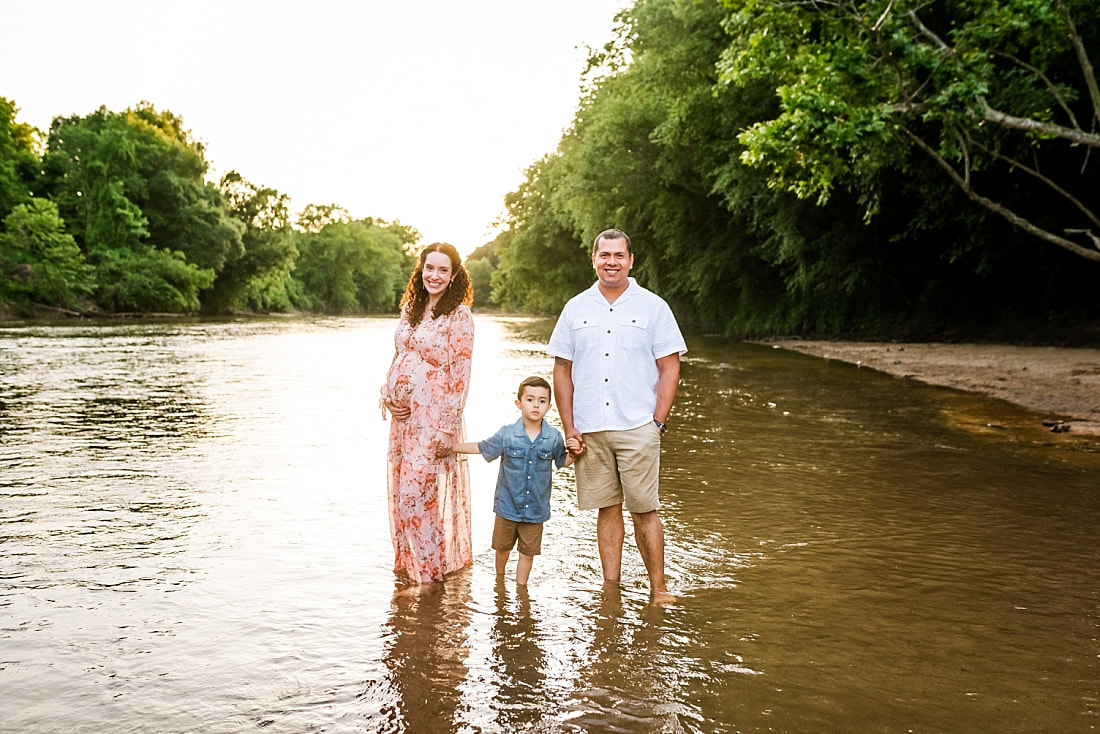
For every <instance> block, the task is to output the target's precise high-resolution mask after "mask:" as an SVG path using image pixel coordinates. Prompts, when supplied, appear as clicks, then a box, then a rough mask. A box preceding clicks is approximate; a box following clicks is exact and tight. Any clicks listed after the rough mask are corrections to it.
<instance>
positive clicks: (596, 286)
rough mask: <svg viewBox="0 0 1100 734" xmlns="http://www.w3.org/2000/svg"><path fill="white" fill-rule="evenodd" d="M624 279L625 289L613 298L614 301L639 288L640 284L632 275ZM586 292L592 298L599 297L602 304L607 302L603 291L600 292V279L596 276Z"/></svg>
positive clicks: (617, 301) (618, 300)
mask: <svg viewBox="0 0 1100 734" xmlns="http://www.w3.org/2000/svg"><path fill="white" fill-rule="evenodd" d="M626 280H627V284H626V290H625V291H623V292H622V295H620V296H619V297H618V298H616V299H615V303H619V302H620V301H622V300H623V299H624V298H626V297H628V296H631V295H633V294H634V293H635V292H636V291H637V290H638V289H639V288H641V286H640V285H638V281H636V280H635V279H634V276H633V275H630V276H627V278H626ZM587 292H588V294H589V295H590V296H591V297H592V298H598V299H600V302H601V303H603V304H606V303H607V299H606V298H604V296H603V293H602V292H600V280H599V278H597V279H596V282H595V283H593V284H592V285H591V286H590V287H589V288H588V291H587Z"/></svg>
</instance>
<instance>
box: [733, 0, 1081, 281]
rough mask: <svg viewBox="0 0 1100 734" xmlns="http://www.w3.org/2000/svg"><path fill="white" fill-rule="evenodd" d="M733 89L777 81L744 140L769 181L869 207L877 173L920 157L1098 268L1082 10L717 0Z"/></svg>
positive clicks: (1033, 4) (1015, 1)
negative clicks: (769, 111)
mask: <svg viewBox="0 0 1100 734" xmlns="http://www.w3.org/2000/svg"><path fill="white" fill-rule="evenodd" d="M728 2H729V5H730V6H731V7H733V8H734V9H735V10H736V12H735V13H734V14H733V15H732V16H731V18H730V20H729V23H728V29H729V31H730V38H731V43H730V47H729V49H728V50H727V52H726V54H725V56H724V59H723V62H722V65H721V68H722V72H723V78H724V79H725V80H726V81H727V82H728V83H730V84H745V83H748V82H751V81H754V80H758V79H767V80H769V81H772V82H775V83H776V86H777V92H778V96H779V102H780V110H779V113H778V114H777V115H775V116H774V117H772V118H771V119H767V120H761V121H759V122H758V123H756V124H755V125H753V126H751V127H749V128H748V129H747V130H746V131H745V132H743V133H742V135H741V140H742V142H744V144H745V145H746V147H747V150H746V151H745V153H744V154H743V160H744V161H745V162H747V163H749V164H751V165H755V166H761V167H763V168H765V169H766V170H767V171H768V172H769V173H770V179H771V183H772V184H773V185H776V186H780V187H783V188H786V189H789V190H791V191H793V192H795V193H797V194H798V195H799V196H803V197H818V199H819V200H821V201H825V200H827V199H828V197H829V196H830V195H831V194H832V192H833V191H834V190H835V189H836V188H837V187H838V186H849V187H852V188H853V189H855V190H858V191H859V192H860V194H861V197H862V200H863V203H864V205H865V206H866V209H867V212H868V215H869V216H870V215H874V214H875V213H876V212H877V211H878V206H879V202H880V198H879V191H880V190H879V187H878V181H879V176H880V174H882V173H883V171H884V170H885V169H900V170H905V169H906V168H907V167H909V166H910V165H912V153H913V152H916V153H918V154H919V155H926V156H928V157H929V159H930V160H931V161H932V162H934V164H935V165H936V166H938V167H939V168H940V169H941V170H942V171H943V172H944V174H945V175H946V176H947V177H948V179H949V180H950V181H951V182H952V183H953V184H954V185H956V186H957V187H958V189H959V191H960V192H961V193H962V194H964V195H965V196H967V197H968V198H969V199H970V200H972V201H974V202H976V203H977V204H979V205H980V206H982V207H984V208H985V209H986V210H987V211H989V212H991V213H993V214H995V215H997V216H999V217H1002V218H1003V219H1004V220H1006V221H1007V222H1009V223H1011V224H1012V225H1013V226H1015V227H1018V228H1020V229H1021V230H1023V231H1024V232H1026V233H1028V234H1029V235H1031V236H1033V237H1035V238H1038V239H1039V240H1041V241H1043V242H1046V243H1050V244H1053V245H1055V246H1057V247H1060V248H1063V249H1065V250H1066V251H1068V252H1071V253H1074V254H1075V255H1078V256H1080V257H1084V258H1086V259H1089V260H1093V261H1098V262H1100V200H1098V198H1097V193H1096V192H1097V191H1100V174H1098V173H1097V168H1096V166H1095V165H1090V164H1089V151H1090V150H1094V149H1096V148H1100V134H1098V133H1097V132H1096V130H1097V124H1098V123H1100V90H1098V87H1097V80H1096V76H1095V74H1094V71H1093V67H1092V64H1091V61H1090V59H1089V55H1088V53H1087V50H1088V49H1095V48H1097V47H1098V45H1100V35H1098V33H1100V6H1097V5H1096V4H1095V3H1091V2H1087V1H1085V0H1053V2H1045V1H1039V0H998V1H997V2H988V1H986V0H981V1H977V0H954V1H945V2H936V3H927V2H923V1H921V2H916V1H910V0H873V1H872V2H859V3H857V2H852V1H848V0H843V1H841V2H830V3H819V2H785V1H781V0H728Z"/></svg>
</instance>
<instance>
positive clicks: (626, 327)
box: [619, 316, 649, 349]
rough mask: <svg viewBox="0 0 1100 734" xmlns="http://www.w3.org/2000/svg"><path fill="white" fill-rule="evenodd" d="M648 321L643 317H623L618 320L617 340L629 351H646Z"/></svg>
mask: <svg viewBox="0 0 1100 734" xmlns="http://www.w3.org/2000/svg"><path fill="white" fill-rule="evenodd" d="M648 327H649V319H647V318H645V317H644V316H623V317H622V318H621V319H619V338H620V339H621V340H622V344H623V346H625V347H627V348H629V349H648V347H649V332H648V331H647V328H648Z"/></svg>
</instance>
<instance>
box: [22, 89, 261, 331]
mask: <svg viewBox="0 0 1100 734" xmlns="http://www.w3.org/2000/svg"><path fill="white" fill-rule="evenodd" d="M42 168H43V174H42V177H41V180H40V183H39V186H40V188H41V190H42V193H44V194H45V195H47V196H49V197H50V198H51V200H53V201H54V202H55V203H57V205H58V208H59V211H60V212H61V214H62V216H63V218H64V219H65V222H66V225H67V226H68V228H69V231H70V233H71V234H72V235H73V237H74V239H75V240H76V242H77V244H78V245H79V246H80V247H81V249H82V251H83V252H84V253H85V255H86V257H87V259H88V261H89V262H90V263H91V264H92V265H94V266H95V267H96V279H97V283H98V284H99V288H98V290H97V298H98V299H99V303H100V305H102V306H103V307H105V308H110V309H127V310H129V309H137V310H150V311H181V310H183V311H189V310H193V309H194V308H195V306H196V304H197V301H196V295H195V294H197V293H198V292H199V291H201V290H202V289H204V288H207V287H209V286H210V283H211V280H212V274H213V273H214V271H215V270H217V269H220V268H221V267H223V266H224V263H225V261H226V259H227V258H228V257H230V256H231V255H233V254H239V252H240V250H241V242H240V233H241V231H242V230H243V226H242V225H240V224H239V223H237V222H235V221H234V220H232V219H231V218H230V217H229V216H228V214H227V212H226V210H225V206H224V204H223V202H222V200H221V198H220V193H219V192H218V191H217V190H216V189H214V188H213V187H211V186H210V185H209V184H208V183H206V182H205V181H204V180H203V175H204V174H205V171H206V163H205V159H204V158H203V154H202V148H201V146H199V145H197V144H195V143H193V142H192V141H191V140H190V139H189V135H188V134H187V133H186V132H185V131H184V130H183V128H182V121H181V120H180V119H179V118H178V117H176V116H174V115H172V114H171V113H168V112H164V113H159V112H157V111H156V110H155V109H153V107H152V106H151V105H148V104H142V105H140V106H138V107H137V108H135V109H131V110H127V111H126V112H123V113H113V112H110V111H108V110H107V109H106V108H103V107H101V108H100V109H99V110H97V111H96V112H94V113H92V114H90V115H87V116H84V117H79V116H74V117H69V118H56V119H55V120H54V121H53V124H52V125H51V127H50V135H49V140H48V147H47V152H46V155H45V157H44V159H43V166H42ZM131 270H132V272H131Z"/></svg>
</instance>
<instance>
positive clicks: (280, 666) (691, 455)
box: [0, 316, 1100, 734]
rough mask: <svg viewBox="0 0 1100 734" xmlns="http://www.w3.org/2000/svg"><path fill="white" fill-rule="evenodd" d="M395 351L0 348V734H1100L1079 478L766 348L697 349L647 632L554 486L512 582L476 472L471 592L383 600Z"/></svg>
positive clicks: (590, 531) (205, 338) (482, 417)
mask: <svg viewBox="0 0 1100 734" xmlns="http://www.w3.org/2000/svg"><path fill="white" fill-rule="evenodd" d="M394 325H395V323H394V321H392V320H386V319H326V320H315V321H281V320H253V321H240V322H231V323H172V324H123V325H119V324H113V325H107V326H56V327H30V328H6V329H0V691H2V695H0V731H3V732H94V733H97V734H99V733H102V732H129V731H133V732H158V734H159V733H165V732H248V731H263V732H287V733H293V734H297V733H299V732H313V731H316V732H320V731H325V732H379V731H381V732H451V731H454V732H513V731H519V730H530V731H538V732H580V731H592V732H681V731H683V732H827V731H836V732H849V731H850V732H909V731H913V732H937V731H939V732H992V731H998V732H999V731H1020V732H1029V731H1034V732H1076V731H1082V732H1084V731H1093V730H1095V729H1096V728H1097V726H1098V725H1100V551H1098V549H1097V542H1096V541H1097V528H1098V527H1100V456H1098V455H1096V454H1090V453H1087V452H1083V451H1072V450H1066V449H1063V448H1060V447H1058V446H1052V445H1046V444H1045V441H1044V439H1042V438H1036V437H1035V436H1041V434H1038V433H1036V434H1035V436H1032V434H1030V433H1028V432H1027V431H1026V430H1023V429H1019V430H1017V429H1009V430H1003V429H992V428H989V427H988V424H989V423H994V424H1000V425H1008V426H1018V425H1025V424H1034V423H1035V421H1036V419H1035V418H1034V417H1033V416H1027V415H1026V414H1023V413H1021V412H1019V411H1016V410H1015V409H1013V408H1011V407H1010V406H1007V405H1005V404H1002V403H999V402H996V401H989V400H985V399H982V398H979V397H975V396H970V395H965V394H961V393H957V392H953V391H949V390H944V389H938V388H931V387H927V386H923V385H920V384H916V383H912V382H907V381H902V380H896V379H893V378H889V377H887V376H884V375H881V374H878V373H875V372H871V371H868V370H859V369H856V368H855V367H851V366H849V365H843V364H837V363H830V362H825V361H821V360H816V359H812V358H809V357H804V356H801V355H797V354H793V353H789V352H782V351H779V350H774V349H769V348H765V347H759V346H755V345H733V346H730V345H724V344H722V343H721V342H719V341H716V340H710V339H706V338H703V337H695V338H690V339H689V346H690V347H691V352H690V353H689V355H688V356H689V357H690V359H689V360H688V361H687V362H686V363H685V365H684V369H683V385H682V387H681V391H680V397H679V400H678V402H677V406H676V409H675V411H674V418H673V420H672V427H671V430H670V432H669V434H668V436H667V437H666V439H665V455H664V464H665V465H664V469H663V482H662V496H663V499H664V501H665V507H664V510H663V516H664V518H665V523H666V528H667V536H668V552H667V555H668V568H669V575H670V586H671V587H672V589H673V590H674V591H676V592H677V593H679V594H680V595H681V597H682V598H681V599H680V601H679V603H677V604H676V605H674V606H672V607H668V608H665V609H656V608H652V607H650V606H648V605H647V589H646V583H645V573H644V569H643V568H642V566H641V562H640V560H639V558H638V554H637V551H636V550H635V549H633V546H632V545H629V547H628V549H627V552H626V553H625V557H624V583H623V587H622V588H621V589H620V590H607V589H603V588H602V585H601V579H600V573H599V562H598V558H597V556H596V549H595V542H594V533H595V518H594V515H592V514H589V513H585V514H581V513H579V512H577V511H576V510H575V507H574V504H573V500H574V492H573V487H572V473H571V472H570V471H569V470H566V471H563V472H559V475H558V477H557V480H556V483H555V497H554V507H553V513H554V514H553V518H552V520H551V521H550V523H548V525H547V527H546V538H545V541H544V554H543V555H542V556H540V557H539V558H538V559H537V560H536V562H535V566H534V570H533V572H532V576H531V585H530V587H529V588H528V590H527V591H522V590H518V589H517V587H516V586H515V585H514V583H513V582H511V581H510V580H509V581H506V582H504V583H499V582H498V581H497V580H496V578H495V576H494V574H493V552H492V550H491V549H490V548H489V535H490V531H491V526H492V487H493V481H494V477H495V472H496V464H487V463H485V462H483V461H482V460H481V459H479V458H477V457H473V458H472V459H471V462H470V466H471V471H472V474H473V478H474V482H475V496H474V544H475V553H476V558H475V564H474V567H473V568H472V569H469V570H468V571H465V572H461V573H459V574H457V575H456V576H454V577H452V578H451V579H450V580H448V581H447V582H446V584H445V585H444V588H443V590H441V591H439V592H437V593H433V594H430V595H427V596H424V597H422V598H420V599H405V598H397V597H395V596H394V590H395V584H394V577H393V574H392V571H391V570H390V563H391V561H392V550H391V546H390V541H389V535H388V525H387V519H386V500H385V491H384V488H385V476H384V446H385V440H386V424H385V423H383V422H382V421H381V419H380V416H379V413H378V410H377V407H376V402H377V394H378V387H379V385H380V384H381V382H382V380H383V377H384V374H385V370H386V367H387V365H388V362H389V358H390V356H391V354H392V331H393V328H394ZM549 326H550V325H549V324H548V323H547V322H541V321H526V320H517V319H494V318H489V317H481V316H479V317H478V319H477V342H476V348H475V357H474V379H473V385H472V388H471V395H470V408H469V410H468V413H467V427H468V432H469V435H470V437H471V438H482V437H485V436H487V435H488V434H489V433H491V432H492V431H493V430H495V429H496V428H497V427H498V426H499V425H500V424H502V423H505V422H510V421H512V420H514V418H515V409H514V407H513V405H512V401H513V400H514V392H513V391H514V386H515V385H516V384H517V383H518V382H519V380H520V379H521V378H522V377H524V376H526V375H527V374H529V373H541V374H544V375H545V374H548V373H549V370H550V363H549V361H548V360H547V359H546V358H545V357H544V356H543V354H542V347H541V345H542V341H543V340H544V339H545V338H546V336H547V335H548V332H549ZM628 527H629V523H628ZM627 542H628V544H632V542H633V539H632V537H630V536H629V535H628V539H627ZM512 574H513V568H509V577H511V575H512Z"/></svg>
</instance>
